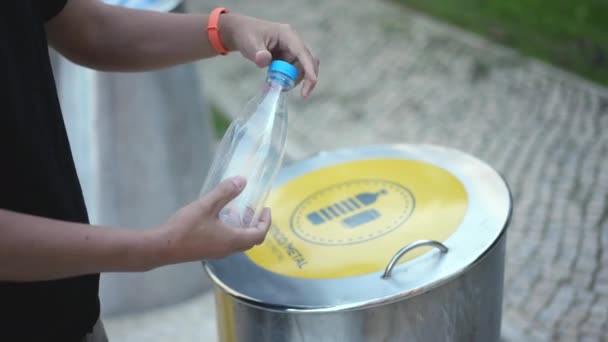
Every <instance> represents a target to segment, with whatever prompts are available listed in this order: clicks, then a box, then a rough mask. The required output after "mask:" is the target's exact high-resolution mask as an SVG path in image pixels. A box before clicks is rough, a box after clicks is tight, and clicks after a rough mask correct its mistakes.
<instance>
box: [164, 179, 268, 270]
mask: <svg viewBox="0 0 608 342" xmlns="http://www.w3.org/2000/svg"><path fill="white" fill-rule="evenodd" d="M245 183H246V181H245V179H244V178H242V177H233V178H229V179H226V180H224V181H223V182H221V183H220V184H219V185H218V186H217V187H215V188H214V189H213V190H212V191H211V192H209V193H208V194H207V195H205V196H203V197H201V199H199V200H198V201H195V202H193V203H191V204H189V205H187V206H185V207H184V208H182V209H180V210H179V211H178V212H177V213H176V214H175V215H174V216H173V217H172V218H171V219H170V220H169V221H168V222H167V223H166V224H165V225H163V226H162V227H161V228H159V229H158V230H157V233H159V234H160V236H161V237H162V238H161V239H162V243H163V244H164V245H165V248H163V250H164V251H165V253H166V255H164V256H163V259H164V260H165V261H167V260H169V261H170V263H177V262H184V261H191V260H201V259H215V258H222V257H224V256H227V255H229V254H232V253H236V252H242V251H245V250H248V249H250V248H252V247H253V246H255V245H258V244H261V243H262V242H263V241H264V238H265V236H266V233H267V232H268V228H269V227H270V209H268V208H265V209H264V210H263V211H262V214H261V215H260V219H259V220H258V221H257V224H256V225H255V226H252V227H247V228H242V227H232V226H229V225H226V224H224V223H223V222H221V221H220V219H219V212H220V210H221V209H222V208H223V207H224V206H225V205H226V204H227V203H228V202H230V201H231V200H233V199H234V198H235V197H236V196H238V195H239V194H240V193H241V192H242V191H243V189H244V188H245V186H246V184H245Z"/></svg>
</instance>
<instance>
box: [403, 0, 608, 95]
mask: <svg viewBox="0 0 608 342" xmlns="http://www.w3.org/2000/svg"><path fill="white" fill-rule="evenodd" d="M398 1H399V2H401V3H403V4H405V5H406V6H409V7H411V8H413V9H416V10H418V11H420V12H423V13H427V14H429V15H431V16H434V17H437V18H438V19H441V20H444V21H446V22H449V23H451V24H455V25H457V26H461V27H463V28H465V29H468V30H470V31H473V32H476V33H479V34H481V35H483V36H485V37H488V38H490V39H492V40H494V41H496V42H499V43H501V44H504V45H507V46H511V47H513V48H515V49H517V50H519V51H521V52H522V53H524V54H527V55H529V56H533V57H536V58H539V59H542V60H545V61H547V62H549V63H551V64H554V65H556V66H558V67H561V68H564V69H567V70H570V71H572V72H574V73H577V74H579V75H581V76H583V77H585V78H588V79H590V80H593V81H595V82H598V83H600V84H603V85H608V1H607V0H398Z"/></svg>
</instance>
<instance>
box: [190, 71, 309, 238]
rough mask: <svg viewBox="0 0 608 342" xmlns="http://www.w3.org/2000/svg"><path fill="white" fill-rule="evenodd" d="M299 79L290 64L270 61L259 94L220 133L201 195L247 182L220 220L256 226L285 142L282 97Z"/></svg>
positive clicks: (285, 127)
mask: <svg viewBox="0 0 608 342" xmlns="http://www.w3.org/2000/svg"><path fill="white" fill-rule="evenodd" d="M297 78H298V70H297V69H296V68H295V67H294V66H293V65H291V64H289V63H287V62H284V61H279V60H275V61H273V62H272V63H271V65H270V67H269V68H268V74H267V76H266V80H265V81H264V83H263V86H262V89H261V91H260V92H259V93H258V94H257V95H256V96H254V97H253V99H251V100H250V101H249V102H248V104H247V105H246V106H245V108H244V109H243V111H242V112H241V114H240V115H239V116H238V117H237V118H236V119H235V120H234V121H233V122H232V123H231V124H230V126H229V127H228V130H227V131H226V133H225V134H224V137H223V138H222V140H221V142H220V145H219V146H218V150H217V152H216V156H215V159H214V161H213V163H212V164H211V168H210V169H209V172H208V174H207V178H206V180H205V184H204V185H203V188H202V190H201V196H203V195H205V194H207V193H208V192H210V191H211V190H213V189H214V188H215V187H216V186H217V185H218V184H219V183H220V182H221V181H223V180H224V179H226V178H229V177H233V176H242V177H244V178H245V179H246V180H247V185H246V186H245V189H244V190H243V192H242V193H241V194H240V195H239V196H238V197H236V198H235V199H233V200H232V201H231V202H230V203H228V204H227V205H226V206H225V207H224V208H223V209H222V210H221V211H220V219H221V220H222V222H224V223H226V224H229V225H232V226H237V227H247V226H253V225H255V224H257V222H258V220H259V217H260V213H261V211H262V209H263V206H264V202H265V201H266V198H267V197H268V194H269V193H270V190H271V189H272V185H273V183H274V180H275V177H276V175H277V173H278V171H279V169H280V167H281V163H282V161H283V155H284V152H285V141H286V138H287V98H288V94H289V91H290V90H291V89H292V88H293V87H294V83H295V80H296V79H297Z"/></svg>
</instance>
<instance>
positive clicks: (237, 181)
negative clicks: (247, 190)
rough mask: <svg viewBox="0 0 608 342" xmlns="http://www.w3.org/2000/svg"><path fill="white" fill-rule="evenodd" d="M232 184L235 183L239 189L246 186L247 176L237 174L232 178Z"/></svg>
mask: <svg viewBox="0 0 608 342" xmlns="http://www.w3.org/2000/svg"><path fill="white" fill-rule="evenodd" d="M232 184H234V186H236V188H237V189H239V190H241V189H242V188H244V187H245V178H243V177H240V176H236V177H234V178H232Z"/></svg>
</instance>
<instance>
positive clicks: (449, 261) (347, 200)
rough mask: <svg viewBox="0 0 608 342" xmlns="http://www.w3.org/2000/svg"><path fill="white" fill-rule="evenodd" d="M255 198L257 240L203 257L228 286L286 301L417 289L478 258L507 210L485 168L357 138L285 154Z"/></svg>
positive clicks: (352, 298)
mask: <svg viewBox="0 0 608 342" xmlns="http://www.w3.org/2000/svg"><path fill="white" fill-rule="evenodd" d="M267 205H268V206H270V207H271V208H272V216H273V217H272V219H273V224H272V226H271V229H270V232H269V234H268V236H267V238H266V240H265V241H264V243H263V244H261V245H260V246H257V247H254V248H253V249H251V250H249V251H247V252H245V253H240V254H236V255H232V256H229V257H227V258H224V259H221V260H214V261H209V262H207V263H206V267H207V271H208V273H209V274H210V276H211V277H212V279H213V280H214V281H215V282H216V284H218V285H219V286H220V287H222V288H224V289H225V290H226V291H227V292H228V293H230V294H232V295H233V296H235V297H237V298H239V299H241V300H243V301H246V302H248V303H251V304H253V305H259V306H263V307H266V308H270V309H278V310H290V311H336V310H342V309H349V308H356V307H362V306H366V305H371V304H378V303H379V302H384V301H390V300H392V299H395V298H400V299H402V298H404V297H406V296H408V295H414V294H418V293H420V292H423V291H424V290H425V289H429V288H432V287H433V286H435V285H437V284H439V283H441V282H443V281H445V280H447V279H450V278H451V277H453V276H455V275H457V274H459V273H461V272H462V271H463V270H465V269H466V268H467V267H469V266H471V265H472V264H474V263H475V262H476V261H477V260H479V259H480V258H481V256H483V255H484V254H485V253H486V252H487V251H488V250H489V249H490V248H491V247H492V245H493V244H494V243H495V241H496V240H497V239H498V238H499V237H500V236H501V234H502V233H503V231H504V230H505V228H506V225H507V222H508V219H509V217H510V213H511V197H510V193H509V190H508V188H507V185H506V183H505V181H504V180H503V179H502V178H501V177H500V175H499V174H498V173H497V172H496V171H495V170H493V169H492V168H490V167H489V166H487V165H486V164H484V163H483V162H481V161H479V160H478V159H476V158H473V157H472V156H470V155H467V154H465V153H463V152H460V151H456V150H453V149H447V148H442V147H437V146H429V145H390V146H384V145H382V146H367V147H360V148H354V149H347V150H338V151H331V152H323V153H320V154H318V155H316V156H314V157H312V158H309V159H306V160H302V161H298V162H295V163H293V164H291V165H289V166H286V167H285V168H283V170H282V171H281V173H280V174H279V176H278V178H277V182H276V184H275V186H274V189H273V191H272V193H271V195H270V196H269V198H268V200H267ZM416 246H420V248H413V247H416ZM404 247H409V248H407V249H405V250H404ZM433 247H438V248H439V249H436V248H433ZM400 251H401V252H404V253H401V254H402V255H398V257H396V254H397V253H398V252H400ZM444 252H446V253H444ZM389 264H390V267H389Z"/></svg>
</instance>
